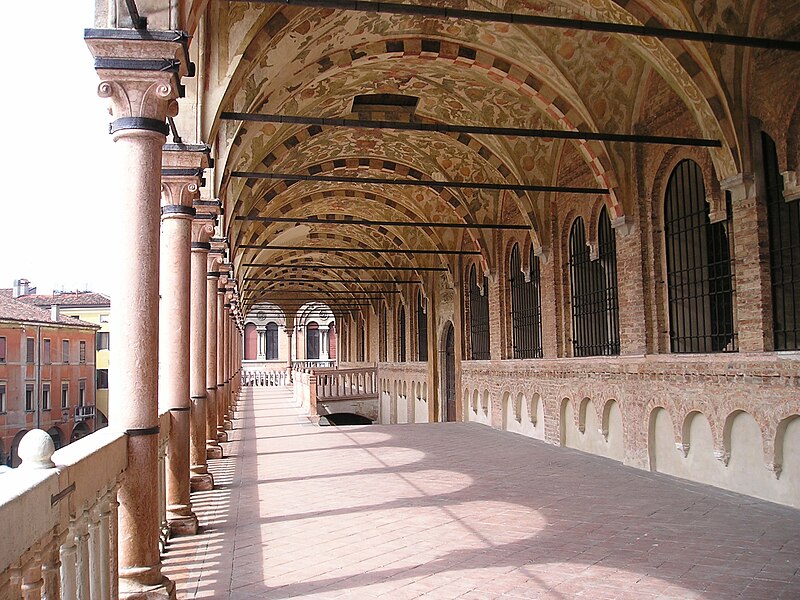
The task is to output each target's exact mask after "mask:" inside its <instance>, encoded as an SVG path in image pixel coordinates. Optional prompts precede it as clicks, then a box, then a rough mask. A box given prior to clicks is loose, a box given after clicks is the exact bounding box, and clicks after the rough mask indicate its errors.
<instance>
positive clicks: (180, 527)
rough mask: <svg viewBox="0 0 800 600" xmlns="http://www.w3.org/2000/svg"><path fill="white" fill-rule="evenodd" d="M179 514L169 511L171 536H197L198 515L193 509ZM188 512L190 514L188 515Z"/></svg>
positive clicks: (168, 519)
mask: <svg viewBox="0 0 800 600" xmlns="http://www.w3.org/2000/svg"><path fill="white" fill-rule="evenodd" d="M179 512H180V514H178V512H172V511H167V523H168V524H169V534H170V536H173V535H196V534H197V530H198V528H199V522H198V520H197V515H195V514H194V512H192V510H191V509H188V511H187V510H181V511H179ZM187 512H188V514H186V513H187Z"/></svg>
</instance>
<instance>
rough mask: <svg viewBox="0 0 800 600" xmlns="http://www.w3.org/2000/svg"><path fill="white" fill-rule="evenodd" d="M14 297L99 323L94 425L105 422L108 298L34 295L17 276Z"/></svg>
mask: <svg viewBox="0 0 800 600" xmlns="http://www.w3.org/2000/svg"><path fill="white" fill-rule="evenodd" d="M13 294H15V296H14V297H15V298H17V299H18V300H21V301H23V302H27V303H28V304H33V305H34V306H38V307H40V308H45V309H48V310H49V308H50V307H51V306H58V307H59V309H60V311H61V314H62V315H65V316H69V317H74V318H76V319H80V320H81V321H86V322H88V323H94V324H95V325H99V326H100V329H99V330H98V331H97V335H96V339H95V342H94V346H95V366H96V367H97V378H96V382H95V389H96V405H97V411H98V414H97V417H98V427H103V426H105V425H106V424H107V423H108V365H109V355H110V342H111V331H110V327H111V324H110V316H111V298H109V297H108V296H106V295H105V294H98V293H96V292H89V291H75V292H63V291H62V292H53V293H52V294H37V293H36V288H31V287H29V282H28V281H27V280H25V279H20V280H17V281H15V282H14V288H13Z"/></svg>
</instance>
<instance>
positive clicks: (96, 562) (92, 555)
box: [88, 504, 103, 600]
mask: <svg viewBox="0 0 800 600" xmlns="http://www.w3.org/2000/svg"><path fill="white" fill-rule="evenodd" d="M88 531H89V575H90V583H89V586H90V587H89V590H90V592H91V594H90V595H91V598H92V600H103V596H102V595H101V593H100V571H102V566H103V563H101V562H100V507H99V506H98V505H97V504H95V505H94V506H93V507H92V508H91V510H90V511H89V527H88Z"/></svg>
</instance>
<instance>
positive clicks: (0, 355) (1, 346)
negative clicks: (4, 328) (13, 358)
mask: <svg viewBox="0 0 800 600" xmlns="http://www.w3.org/2000/svg"><path fill="white" fill-rule="evenodd" d="M4 362H6V338H4V337H0V363H4Z"/></svg>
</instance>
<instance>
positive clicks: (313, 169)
mask: <svg viewBox="0 0 800 600" xmlns="http://www.w3.org/2000/svg"><path fill="white" fill-rule="evenodd" d="M348 168H368V169H371V170H378V171H381V172H382V173H392V174H395V175H398V176H399V178H404V179H406V178H410V179H417V180H423V179H426V176H425V173H423V172H422V171H420V170H418V169H415V168H413V167H410V166H408V165H405V164H402V163H398V162H396V161H390V160H384V159H369V158H359V159H358V160H357V162H356V161H354V160H352V159H345V158H342V159H337V160H334V161H332V162H330V163H323V164H318V165H309V166H308V167H307V168H306V169H304V170H303V171H301V172H297V173H295V174H297V175H323V174H327V173H335V172H336V171H338V170H343V169H348ZM254 181H255V180H253V179H247V180H246V183H245V185H246V186H248V187H251V188H252V187H254V185H255V184H254V183H253V184H251V182H254ZM270 181H271V180H270ZM271 183H272V185H271V186H270V189H269V190H268V191H267V192H266V193H265V195H264V196H263V197H262V198H261V202H264V203H271V202H273V201H274V200H275V199H276V198H277V197H278V196H279V195H280V194H281V193H282V192H285V191H286V190H288V189H289V188H290V187H292V186H293V185H295V184H297V183H302V182H299V181H278V180H275V181H271ZM375 196H376V199H377V197H378V194H375ZM438 196H439V198H441V201H442V202H444V203H445V204H447V205H449V207H450V208H452V210H453V212H454V213H455V214H456V216H457V217H458V218H459V219H460V220H461V222H463V223H474V222H475V221H474V219H473V218H472V215H471V213H470V211H469V209H468V208H467V207H466V205H465V204H464V202H462V200H461V199H460V198H459V197H458V196H456V195H454V194H453V193H451V192H450V191H449V190H447V189H443V190H441V191H439V192H438ZM365 198H366V196H365ZM384 202H387V201H386V200H384ZM397 204H399V203H397V202H395V201H390V202H389V203H388V205H389V206H390V207H391V206H393V205H397ZM235 211H236V207H235V205H234V207H233V208H232V212H234V213H235ZM250 214H252V211H251V213H250ZM252 216H256V215H252ZM467 234H468V235H469V236H470V237H471V238H472V241H473V242H474V243H475V244H477V245H478V249H479V250H480V251H481V252H482V253H483V255H484V256H485V257H487V260H488V257H489V256H490V251H489V248H488V244H487V242H486V240H485V238H484V236H483V235H482V234H481V233H480V232H477V233H475V232H473V231H469V230H468V232H467Z"/></svg>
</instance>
